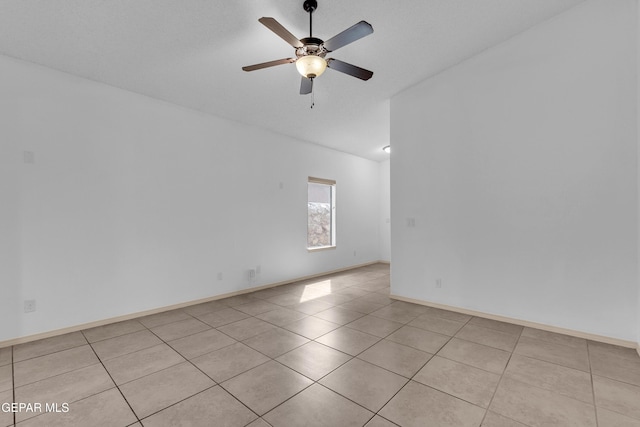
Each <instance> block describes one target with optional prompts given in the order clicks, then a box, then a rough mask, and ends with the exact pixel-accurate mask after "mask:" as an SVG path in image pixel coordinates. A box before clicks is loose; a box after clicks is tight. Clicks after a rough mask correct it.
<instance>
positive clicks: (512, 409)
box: [489, 378, 596, 427]
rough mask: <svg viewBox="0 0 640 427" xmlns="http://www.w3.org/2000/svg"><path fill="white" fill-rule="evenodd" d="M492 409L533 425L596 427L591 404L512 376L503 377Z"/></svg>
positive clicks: (492, 403)
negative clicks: (511, 377)
mask: <svg viewBox="0 0 640 427" xmlns="http://www.w3.org/2000/svg"><path fill="white" fill-rule="evenodd" d="M489 409H490V410H492V411H493V412H497V413H498V414H501V415H504V416H506V417H508V418H511V419H513V420H516V421H519V422H521V423H523V424H526V425H531V426H547V425H549V426H563V427H564V426H566V427H595V426H596V418H595V409H594V407H593V406H592V405H589V404H586V403H583V402H579V401H577V400H574V399H571V398H568V397H565V396H561V395H559V394H556V393H552V392H549V391H548V390H543V389H540V388H538V387H534V386H530V385H527V384H525V383H522V382H520V381H515V380H512V379H510V378H503V379H502V381H501V382H500V385H499V386H498V390H497V391H496V394H495V396H494V397H493V401H492V402H491V406H490V407H489Z"/></svg>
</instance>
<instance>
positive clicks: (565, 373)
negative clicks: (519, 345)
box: [504, 354, 593, 404]
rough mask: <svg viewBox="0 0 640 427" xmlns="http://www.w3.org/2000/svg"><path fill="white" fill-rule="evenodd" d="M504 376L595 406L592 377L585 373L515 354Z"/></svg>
mask: <svg viewBox="0 0 640 427" xmlns="http://www.w3.org/2000/svg"><path fill="white" fill-rule="evenodd" d="M504 376H505V377H509V378H512V379H514V380H518V381H520V382H523V383H527V384H530V385H534V386H536V387H540V388H543V389H546V390H551V391H554V392H556V393H558V394H561V395H563V396H567V397H571V398H573V399H576V400H580V401H582V402H585V403H589V404H593V392H592V389H591V375H589V374H588V373H586V372H584V371H579V370H577V369H572V368H567V367H565V366H561V365H556V364H554V363H549V362H545V361H542V360H537V359H531V358H529V357H524V356H520V355H518V354H514V355H513V356H512V357H511V360H510V361H509V364H508V365H507V369H506V370H505V371H504Z"/></svg>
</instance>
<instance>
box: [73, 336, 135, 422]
mask: <svg viewBox="0 0 640 427" xmlns="http://www.w3.org/2000/svg"><path fill="white" fill-rule="evenodd" d="M80 333H82V336H83V337H84V339H87V337H86V336H85V335H84V332H82V331H80ZM87 341H88V340H87ZM89 347H90V348H91V351H93V354H95V356H96V358H97V359H98V360H99V361H100V364H101V365H102V369H104V371H105V372H106V373H107V375H109V378H110V379H111V381H113V385H114V386H115V388H117V389H118V392H119V393H120V395H121V396H122V398H123V399H124V401H125V402H126V403H127V406H129V409H130V410H131V413H132V414H133V416H134V417H136V420H138V422H140V417H138V414H137V413H136V411H134V410H133V407H132V406H131V404H130V403H129V401H128V400H127V397H126V396H125V395H124V393H123V392H122V390H120V386H119V385H118V383H116V381H115V380H114V379H113V377H112V376H111V372H109V370H108V369H107V367H106V366H104V363H103V362H102V359H100V357H99V356H98V354H97V353H96V351H95V349H94V348H93V346H92V345H91V344H89ZM81 400H82V399H81ZM141 424H142V423H141Z"/></svg>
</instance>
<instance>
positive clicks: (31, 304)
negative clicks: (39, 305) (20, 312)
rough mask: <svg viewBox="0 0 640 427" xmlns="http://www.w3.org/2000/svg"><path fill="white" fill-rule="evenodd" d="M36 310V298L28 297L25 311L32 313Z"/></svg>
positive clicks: (25, 301)
mask: <svg viewBox="0 0 640 427" xmlns="http://www.w3.org/2000/svg"><path fill="white" fill-rule="evenodd" d="M34 311H36V300H34V299H26V300H24V312H25V313H32V312H34Z"/></svg>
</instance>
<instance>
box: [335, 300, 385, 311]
mask: <svg viewBox="0 0 640 427" xmlns="http://www.w3.org/2000/svg"><path fill="white" fill-rule="evenodd" d="M339 307H340V308H344V309H347V310H351V311H358V312H360V313H364V314H369V313H371V312H374V311H376V310H379V309H381V308H382V307H384V305H383V304H376V303H374V302H369V301H363V300H351V301H349V302H346V303H344V304H341V305H339Z"/></svg>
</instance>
